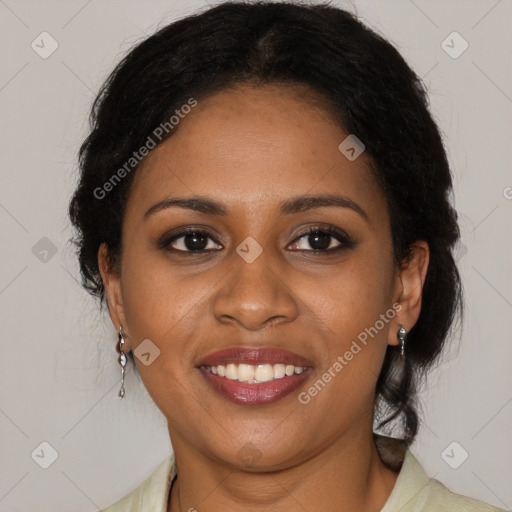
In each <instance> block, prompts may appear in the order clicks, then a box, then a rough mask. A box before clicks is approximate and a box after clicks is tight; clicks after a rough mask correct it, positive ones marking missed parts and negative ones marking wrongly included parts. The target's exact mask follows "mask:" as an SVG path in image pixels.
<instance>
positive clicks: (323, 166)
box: [129, 86, 383, 211]
mask: <svg viewBox="0 0 512 512" xmlns="http://www.w3.org/2000/svg"><path fill="white" fill-rule="evenodd" d="M327 107H328V103H327V102H326V101H325V99H324V98H323V97H322V96H321V95H318V94H315V93H314V92H313V91H311V90H310V89H308V88H307V87H290V86H283V87H280V86H264V87H251V86H239V87H236V88H232V89H227V90H224V91H221V92H220V93H216V94H214V95H211V96H209V97H207V98H205V99H202V100H200V101H199V102H198V104H197V106H195V107H194V108H193V109H192V110H191V111H190V113H188V114H186V115H184V116H183V117H182V118H181V119H180V121H179V126H178V129H177V130H176V131H175V133H173V134H172V135H171V136H170V137H169V138H168V139H167V140H165V141H164V142H163V143H162V144H160V145H159V146H158V147H157V148H156V149H154V150H153V151H152V152H151V153H150V154H149V155H148V156H147V157H146V159H145V160H144V162H143V164H142V166H141V167H140V168H139V169H138V170H137V174H136V177H135V180H134V184H133V188H132V194H131V198H130V202H131V203H133V204H131V205H129V207H130V208H136V209H139V208H140V209H142V208H145V207H149V206H151V203H152V202H155V201H157V200H159V199H161V198H162V197H163V196H165V195H169V196H178V197H190V196H199V195H209V196H215V197H216V198H218V199H219V200H220V201H223V202H226V203H227V204H232V205H240V206H241V207H242V206H243V207H244V208H245V209H247V208H252V207H256V206H257V207H258V208H259V209H261V208H262V207H265V206H268V207H269V208H270V207H272V206H273V205H275V204H277V203H280V202H282V201H285V200H286V199H288V198H289V197H291V196H297V195H304V194H312V195H319V194H328V193H334V192H339V193H343V194H344V195H349V196H351V198H352V199H353V200H355V201H360V202H363V203H366V204H367V205H368V209H369V210H372V209H378V208H379V207H382V205H383V197H382V192H381V191H380V189H379V187H378V186H377V184H376V182H375V180H374V179H373V176H372V173H371V171H370V165H369V162H370V160H369V158H368V157H367V156H366V155H365V154H364V153H363V154H361V155H360V156H359V157H358V158H356V159H355V160H353V161H351V160H349V159H348V158H347V157H346V156H345V155H344V154H343V153H342V152H341V151H340V150H339V145H340V143H342V142H343V141H344V140H345V139H346V138H347V136H348V135H349V134H348V133H347V132H346V131H345V130H344V129H343V128H342V126H341V125H340V124H339V123H337V122H336V121H335V118H334V116H333V115H331V114H330V113H329V111H328V110H326V108H327ZM367 211H368V210H367Z"/></svg>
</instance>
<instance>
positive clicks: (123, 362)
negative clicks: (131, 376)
mask: <svg viewBox="0 0 512 512" xmlns="http://www.w3.org/2000/svg"><path fill="white" fill-rule="evenodd" d="M118 338H119V341H118V343H119V358H118V359H117V360H118V362H119V364H120V365H121V389H120V390H119V393H118V394H117V396H118V397H119V398H123V396H124V369H125V367H126V363H127V359H126V354H125V353H124V352H123V347H124V338H123V332H122V327H121V326H119V334H118Z"/></svg>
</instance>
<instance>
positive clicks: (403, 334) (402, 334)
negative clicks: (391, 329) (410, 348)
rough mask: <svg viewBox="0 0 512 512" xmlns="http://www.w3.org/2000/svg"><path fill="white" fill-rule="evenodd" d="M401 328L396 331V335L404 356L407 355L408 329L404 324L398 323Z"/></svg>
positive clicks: (401, 353)
mask: <svg viewBox="0 0 512 512" xmlns="http://www.w3.org/2000/svg"><path fill="white" fill-rule="evenodd" d="M398 327H399V329H398V331H397V333H396V337H397V338H398V341H399V342H400V355H401V356H402V357H403V358H404V357H405V337H406V335H407V331H406V330H405V327H404V326H403V325H402V324H399V325H398Z"/></svg>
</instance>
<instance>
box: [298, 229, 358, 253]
mask: <svg viewBox="0 0 512 512" xmlns="http://www.w3.org/2000/svg"><path fill="white" fill-rule="evenodd" d="M354 246H355V242H354V241H353V240H352V239H351V238H350V237H349V236H348V235H347V234H345V233H343V232H341V231H338V230H335V229H333V228H311V229H309V230H308V231H307V232H305V233H303V234H302V235H300V236H299V237H298V238H297V239H296V240H295V241H294V242H293V243H292V249H296V250H299V251H307V252H317V253H331V252H336V251H338V250H341V249H347V248H351V247H354Z"/></svg>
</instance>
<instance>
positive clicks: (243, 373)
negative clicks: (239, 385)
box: [233, 364, 254, 382]
mask: <svg viewBox="0 0 512 512" xmlns="http://www.w3.org/2000/svg"><path fill="white" fill-rule="evenodd" d="M233 366H235V365H233ZM253 379H254V366H252V365H250V364H239V365H238V380H239V381H240V382H252V380H253Z"/></svg>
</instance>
